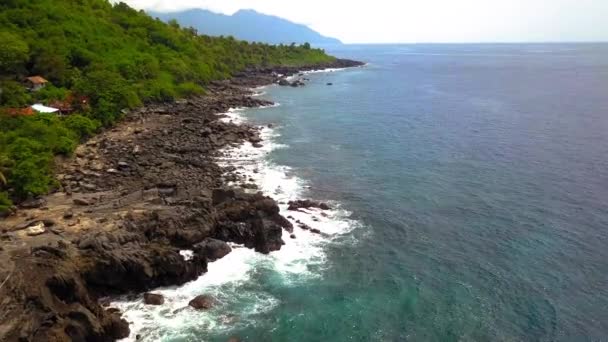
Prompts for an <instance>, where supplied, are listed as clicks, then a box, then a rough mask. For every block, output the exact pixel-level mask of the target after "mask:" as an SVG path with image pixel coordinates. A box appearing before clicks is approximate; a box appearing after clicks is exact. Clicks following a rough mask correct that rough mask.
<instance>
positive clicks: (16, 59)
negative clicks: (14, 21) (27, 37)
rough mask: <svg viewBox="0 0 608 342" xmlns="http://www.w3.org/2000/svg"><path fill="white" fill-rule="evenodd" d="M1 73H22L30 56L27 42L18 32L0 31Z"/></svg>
mask: <svg viewBox="0 0 608 342" xmlns="http://www.w3.org/2000/svg"><path fill="white" fill-rule="evenodd" d="M0 46H1V47H2V48H0V74H8V73H11V74H15V73H21V72H22V71H23V70H24V66H25V63H26V62H27V60H28V58H29V51H30V50H29V47H28V45H27V43H25V42H24V41H23V39H21V37H19V36H18V35H16V34H13V33H10V32H6V31H0Z"/></svg>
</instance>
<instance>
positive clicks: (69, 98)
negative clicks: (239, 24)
mask: <svg viewBox="0 0 608 342" xmlns="http://www.w3.org/2000/svg"><path fill="white" fill-rule="evenodd" d="M0 47H1V48H0V212H1V211H3V210H6V209H7V208H8V207H9V206H10V205H11V199H13V200H14V199H24V198H27V197H28V196H32V195H39V194H44V193H46V192H48V191H49V190H51V189H52V188H53V186H54V185H55V181H54V179H53V175H52V168H53V161H54V157H55V156H56V155H58V154H63V155H69V154H70V153H71V152H72V151H73V150H74V148H75V147H76V145H77V144H78V143H79V142H80V141H82V140H83V139H86V138H87V137H88V136H90V135H92V134H94V133H95V132H96V131H98V130H99V129H102V128H103V127H107V126H111V125H112V124H113V123H115V122H116V121H117V120H119V119H120V117H121V113H123V112H124V110H125V109H130V108H134V107H137V106H140V105H142V104H144V103H147V102H154V101H169V100H172V99H175V98H178V97H184V96H190V95H195V94H201V93H204V88H205V85H206V84H208V83H209V82H210V81H212V80H217V79H223V78H227V77H230V75H231V74H233V73H235V72H238V71H240V70H243V69H244V68H246V67H248V66H254V65H259V66H271V65H292V66H298V65H304V64H315V63H322V62H328V61H331V60H332V59H333V57H330V56H328V55H326V54H325V53H324V52H323V51H322V50H318V49H312V48H310V45H308V44H304V45H301V46H296V45H293V44H292V45H290V46H282V45H281V46H272V45H265V44H259V43H248V42H245V41H239V40H236V39H234V38H232V37H209V36H204V35H198V34H197V31H196V30H195V29H193V28H182V27H180V26H179V25H178V24H177V22H175V21H171V22H169V23H163V22H161V21H160V20H157V19H153V18H151V17H149V16H148V15H146V14H145V13H144V12H143V11H137V10H134V9H132V8H130V7H129V6H127V5H126V4H124V3H119V4H114V5H113V4H111V3H110V2H108V1H107V0H36V1H31V0H2V2H0ZM33 75H40V76H42V77H43V78H45V79H46V80H48V81H49V83H48V85H46V86H45V87H44V88H42V89H41V90H39V91H35V92H32V91H29V90H28V89H27V88H26V87H25V86H24V80H25V78H26V77H28V76H33ZM57 101H60V103H65V102H71V103H72V104H73V105H74V108H75V109H76V111H75V112H73V113H71V114H70V115H67V116H58V115H55V114H35V115H20V114H22V112H21V111H22V109H23V108H26V107H27V106H30V105H31V104H33V103H42V104H51V103H57ZM61 101H63V102H61Z"/></svg>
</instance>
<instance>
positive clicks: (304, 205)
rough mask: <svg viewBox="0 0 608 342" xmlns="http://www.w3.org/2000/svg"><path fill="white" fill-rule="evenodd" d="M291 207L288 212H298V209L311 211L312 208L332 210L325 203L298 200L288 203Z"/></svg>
mask: <svg viewBox="0 0 608 342" xmlns="http://www.w3.org/2000/svg"><path fill="white" fill-rule="evenodd" d="M287 204H288V205H289V207H287V210H294V211H295V210H298V209H310V208H318V209H321V210H330V209H331V207H330V206H329V205H328V204H327V203H324V202H317V201H312V200H308V199H307V200H297V201H289V202H288V203H287Z"/></svg>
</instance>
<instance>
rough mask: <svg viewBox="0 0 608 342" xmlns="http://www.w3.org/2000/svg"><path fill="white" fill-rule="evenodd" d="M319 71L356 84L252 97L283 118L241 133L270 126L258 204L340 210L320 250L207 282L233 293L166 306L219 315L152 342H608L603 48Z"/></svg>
mask: <svg viewBox="0 0 608 342" xmlns="http://www.w3.org/2000/svg"><path fill="white" fill-rule="evenodd" d="M330 52H332V53H335V54H337V55H340V56H343V57H348V58H353V59H359V60H364V61H366V62H369V65H368V66H366V67H364V68H358V69H351V70H343V71H336V72H331V73H318V74H310V75H307V77H309V78H310V79H311V80H310V82H308V85H307V86H306V87H304V88H298V89H292V88H282V87H268V88H265V89H263V91H264V92H265V94H263V95H262V96H263V97H265V98H269V99H272V100H275V101H278V102H279V103H280V106H278V107H273V108H265V109H256V110H250V111H245V112H242V113H241V114H242V116H244V117H245V118H246V119H247V120H248V121H250V122H254V123H258V124H267V123H274V124H275V127H276V128H274V130H272V132H268V139H270V140H269V141H272V142H273V147H272V148H270V147H269V148H268V150H267V151H266V152H267V153H268V154H267V155H264V156H263V158H264V160H265V161H266V164H265V166H264V170H272V172H270V173H267V175H268V177H267V178H265V179H261V180H260V181H261V182H266V183H265V184H266V185H267V186H265V187H264V189H267V188H268V189H271V190H272V189H275V190H274V191H275V192H277V193H282V194H285V191H284V192H280V191H279V190H276V189H277V184H279V185H280V184H282V182H283V183H285V185H284V186H283V187H281V189H284V188H285V187H287V188H288V189H292V190H293V188H294V187H295V188H297V191H295V190H293V191H292V192H294V191H295V192H294V193H291V194H290V196H291V197H293V196H294V194H296V193H297V196H298V197H312V198H317V199H322V200H329V201H331V203H333V204H335V205H338V206H340V208H342V209H344V210H347V211H344V212H341V213H336V214H335V215H334V216H331V220H330V219H328V220H326V221H323V220H321V224H322V227H320V229H321V230H322V231H323V230H324V229H326V230H329V234H328V236H326V237H324V238H323V239H319V240H310V241H308V240H306V239H307V238H308V237H307V235H306V233H305V232H301V231H296V234H297V235H298V239H297V240H296V241H300V242H298V243H301V244H302V245H300V246H296V245H293V246H292V245H289V244H288V246H286V247H287V248H286V250H285V251H283V252H282V253H286V254H285V255H286V256H287V257H288V258H290V259H289V261H288V262H283V263H281V261H280V258H281V255H277V256H276V257H275V258H273V257H257V256H251V255H244V254H243V255H241V256H239V255H238V254H234V256H233V259H232V260H226V261H221V262H224V264H222V265H221V267H220V266H218V269H215V270H214V269H210V273H209V275H208V276H209V279H215V278H214V277H221V276H222V272H226V270H227V269H230V268H231V267H232V268H234V270H235V272H236V271H238V270H240V271H243V272H245V273H246V274H247V276H246V277H243V276H239V275H238V272H237V273H236V274H233V275H232V276H233V277H232V278H231V277H227V278H226V279H224V280H221V281H216V282H211V283H209V281H207V282H208V283H205V279H204V278H205V277H207V275H206V276H203V277H201V279H200V283H198V284H194V285H191V286H190V287H189V288H188V290H187V291H186V290H185V289H176V290H175V291H177V292H179V291H182V292H188V291H190V292H188V294H189V295H190V294H192V293H191V292H196V291H199V292H209V291H211V292H213V293H216V294H217V295H218V296H220V297H221V300H222V301H223V303H224V304H223V306H222V307H220V308H217V309H216V311H214V312H211V313H207V314H202V315H205V318H204V319H203V317H202V316H200V315H199V316H194V314H193V315H191V316H187V317H181V318H180V317H171V318H170V320H171V322H173V323H175V322H177V321H179V322H180V325H178V326H177V327H176V326H175V325H173V324H165V325H163V324H160V325H161V326H163V328H161V329H159V328H158V327H157V325H159V323H158V322H157V323H155V327H154V328H151V327H148V329H149V330H155V331H156V333H157V334H156V335H149V336H154V339H161V340H165V341H198V340H201V339H203V340H211V341H225V340H227V339H228V338H229V337H233V336H237V337H239V338H241V339H242V340H244V341H410V340H411V341H458V340H460V341H472V340H475V341H600V340H606V339H608V161H607V160H608V96H607V95H608V45H602V44H595V45H594V44H579V45H557V44H547V45H538V44H537V45H405V46H348V47H345V48H341V49H340V50H335V51H330ZM327 82H332V83H333V86H327V85H326V83H327ZM254 159H255V158H254ZM252 160H253V159H252ZM281 166H285V167H286V168H285V167H281ZM262 173H264V172H262ZM280 173H282V174H284V175H287V176H286V177H287V178H285V179H283V178H281V176H278V175H279V174H280ZM272 180H275V181H276V182H275V183H273V182H272ZM289 182H292V183H289ZM294 182H295V183H294ZM271 183H272V184H271ZM296 183H297V184H296ZM289 184H291V185H292V187H290V186H289ZM294 184H295V185H294ZM273 186H274V187H273ZM279 187H280V186H279ZM290 191H291V190H290ZM287 192H288V191H287ZM317 214H318V213H317ZM317 214H315V215H317ZM314 224H315V222H314V221H311V225H314ZM340 224H342V225H343V226H340ZM332 225H336V226H340V227H341V228H340V229H336V230H335V231H331V228H330V227H332ZM345 227H348V228H345ZM286 238H287V237H286ZM289 243H292V242H289ZM307 248H308V249H307ZM307 251H308V252H307ZM238 253H241V252H238ZM256 258H257V259H256ZM245 264H247V265H248V267H244V266H243V265H245ZM218 265H219V264H218ZM220 268H221V269H222V270H223V271H220V270H219V269H220ZM197 289H198V290H197ZM184 298H185V297H184ZM235 298H236V299H235ZM184 300H185V299H184ZM139 308H140V309H141V307H139ZM227 311H228V312H230V313H231V314H230V316H229V318H230V319H228V322H224V323H222V324H218V323H213V322H217V321H218V320H219V321H222V318H221V317H224V316H222V315H225V313H226V312H227ZM224 318H225V317H224ZM224 321H226V320H225V319H224ZM210 322H211V323H210ZM150 338H151V339H152V337H150Z"/></svg>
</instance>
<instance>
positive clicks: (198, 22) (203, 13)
mask: <svg viewBox="0 0 608 342" xmlns="http://www.w3.org/2000/svg"><path fill="white" fill-rule="evenodd" d="M149 14H150V15H151V16H152V17H158V18H160V19H161V20H163V21H168V20H171V19H176V20H177V22H178V23H179V24H180V25H182V26H192V27H194V28H195V29H197V30H198V31H199V33H203V34H207V35H210V36H234V37H235V38H237V39H241V40H247V41H254V42H263V43H270V44H280V43H283V44H291V43H297V44H302V43H305V42H308V43H310V44H313V45H327V44H342V43H341V42H340V41H339V40H338V39H335V38H330V37H325V36H323V35H321V34H320V33H318V32H316V31H314V30H312V29H310V28H309V27H308V26H306V25H302V24H297V23H294V22H291V21H289V20H286V19H283V18H279V17H276V16H271V15H266V14H262V13H258V12H256V11H254V10H240V11H238V12H236V13H234V14H233V15H225V14H219V13H215V12H211V11H208V10H203V9H191V10H185V11H181V12H170V13H162V12H153V11H150V12H149Z"/></svg>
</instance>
